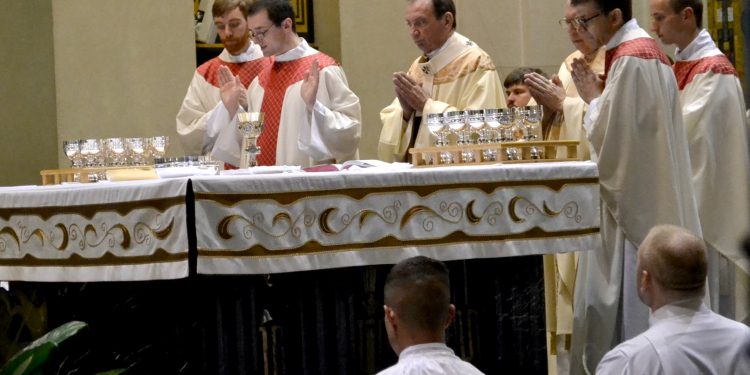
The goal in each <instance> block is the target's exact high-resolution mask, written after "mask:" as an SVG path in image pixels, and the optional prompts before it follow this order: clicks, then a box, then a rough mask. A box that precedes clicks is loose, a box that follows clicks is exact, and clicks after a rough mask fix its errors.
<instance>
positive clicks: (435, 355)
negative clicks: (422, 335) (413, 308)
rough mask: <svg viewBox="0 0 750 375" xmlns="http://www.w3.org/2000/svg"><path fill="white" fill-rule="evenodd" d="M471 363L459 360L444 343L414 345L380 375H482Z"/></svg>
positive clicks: (379, 374) (403, 351)
mask: <svg viewBox="0 0 750 375" xmlns="http://www.w3.org/2000/svg"><path fill="white" fill-rule="evenodd" d="M480 374H482V372H481V371H479V370H477V368H476V367H474V366H473V365H472V364H471V363H469V362H466V361H463V360H461V358H458V357H457V356H456V355H455V354H454V353H453V350H452V349H451V348H449V347H448V346H446V345H445V344H442V343H431V344H419V345H412V346H410V347H408V348H406V349H404V350H402V351H401V354H400V355H399V356H398V363H396V364H395V365H393V366H391V367H389V368H387V369H385V370H383V371H380V372H379V373H378V375H480Z"/></svg>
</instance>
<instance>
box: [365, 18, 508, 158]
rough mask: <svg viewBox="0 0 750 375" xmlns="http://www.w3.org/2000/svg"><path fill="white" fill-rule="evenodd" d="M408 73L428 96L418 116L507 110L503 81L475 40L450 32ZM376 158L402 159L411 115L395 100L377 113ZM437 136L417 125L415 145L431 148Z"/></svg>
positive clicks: (410, 128) (406, 145) (409, 134)
mask: <svg viewBox="0 0 750 375" xmlns="http://www.w3.org/2000/svg"><path fill="white" fill-rule="evenodd" d="M408 74H409V76H410V77H412V78H414V79H415V80H416V81H417V82H420V83H421V84H422V89H423V90H424V92H425V94H426V95H427V96H428V98H429V99H427V102H426V103H425V106H424V108H422V110H421V115H422V116H427V114H429V113H442V112H448V111H457V110H464V109H485V108H505V97H504V94H503V85H502V83H501V82H500V78H499V77H498V75H497V71H496V70H495V64H494V63H493V62H492V59H491V58H490V57H489V55H487V53H486V52H484V51H483V50H482V49H481V48H479V46H477V45H476V44H475V43H474V42H472V41H470V40H469V39H467V38H466V37H464V36H463V35H461V34H459V33H457V32H454V33H453V35H451V37H450V38H448V40H447V41H446V42H445V46H444V47H443V48H441V50H440V51H439V52H438V53H437V54H436V55H435V56H433V57H432V58H431V59H430V60H429V61H425V59H424V58H423V57H420V58H418V59H417V60H416V61H414V63H412V65H411V67H410V68H409V72H408ZM380 119H381V120H382V122H383V129H382V130H381V132H380V142H379V144H378V158H379V159H381V160H384V161H387V162H393V161H404V160H405V159H406V153H407V148H408V147H409V140H410V139H409V138H410V137H411V134H412V124H413V122H414V116H412V118H410V119H409V121H408V122H407V121H404V120H403V110H402V109H401V105H400V103H399V101H398V98H396V99H395V100H394V101H393V103H391V105H389V106H388V107H386V108H384V109H383V110H382V111H381V112H380ZM434 143H435V136H434V135H432V134H430V131H429V130H428V129H427V126H420V127H419V132H418V133H417V138H416V141H415V142H414V146H415V147H426V146H433V145H434Z"/></svg>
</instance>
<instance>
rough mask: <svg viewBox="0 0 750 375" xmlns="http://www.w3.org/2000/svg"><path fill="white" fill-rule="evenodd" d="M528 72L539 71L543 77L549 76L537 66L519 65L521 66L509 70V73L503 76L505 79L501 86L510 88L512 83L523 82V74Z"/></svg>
mask: <svg viewBox="0 0 750 375" xmlns="http://www.w3.org/2000/svg"><path fill="white" fill-rule="evenodd" d="M529 73H539V74H541V75H542V76H544V78H549V77H547V74H546V73H544V71H543V70H541V69H538V68H529V67H521V68H518V69H516V70H514V71H512V72H510V74H508V75H507V76H506V77H505V81H504V82H503V87H505V88H506V89H507V88H510V87H511V86H513V85H520V84H523V76H525V75H527V74H529Z"/></svg>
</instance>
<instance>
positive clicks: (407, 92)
mask: <svg viewBox="0 0 750 375" xmlns="http://www.w3.org/2000/svg"><path fill="white" fill-rule="evenodd" d="M393 87H394V89H395V91H396V97H397V98H398V102H399V103H400V104H401V109H402V110H403V118H404V121H409V119H410V118H411V116H412V115H413V114H414V113H415V112H417V111H421V110H422V108H424V105H425V103H427V95H425V93H424V91H423V90H422V86H421V85H420V84H419V83H417V81H415V80H414V79H413V78H412V77H409V76H408V75H407V74H406V73H404V72H396V73H393Z"/></svg>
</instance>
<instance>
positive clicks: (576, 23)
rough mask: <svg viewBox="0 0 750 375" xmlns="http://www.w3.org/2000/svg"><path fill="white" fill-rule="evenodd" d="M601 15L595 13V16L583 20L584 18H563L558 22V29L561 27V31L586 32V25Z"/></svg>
mask: <svg viewBox="0 0 750 375" xmlns="http://www.w3.org/2000/svg"><path fill="white" fill-rule="evenodd" d="M601 15H602V14H601V13H597V14H595V15H593V16H591V17H589V18H584V17H576V18H573V19H567V18H563V19H561V20H560V21H558V23H560V27H562V28H563V30H565V31H569V30H576V31H579V30H586V25H587V24H588V23H589V21H591V20H593V19H594V18H596V17H599V16H601Z"/></svg>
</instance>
